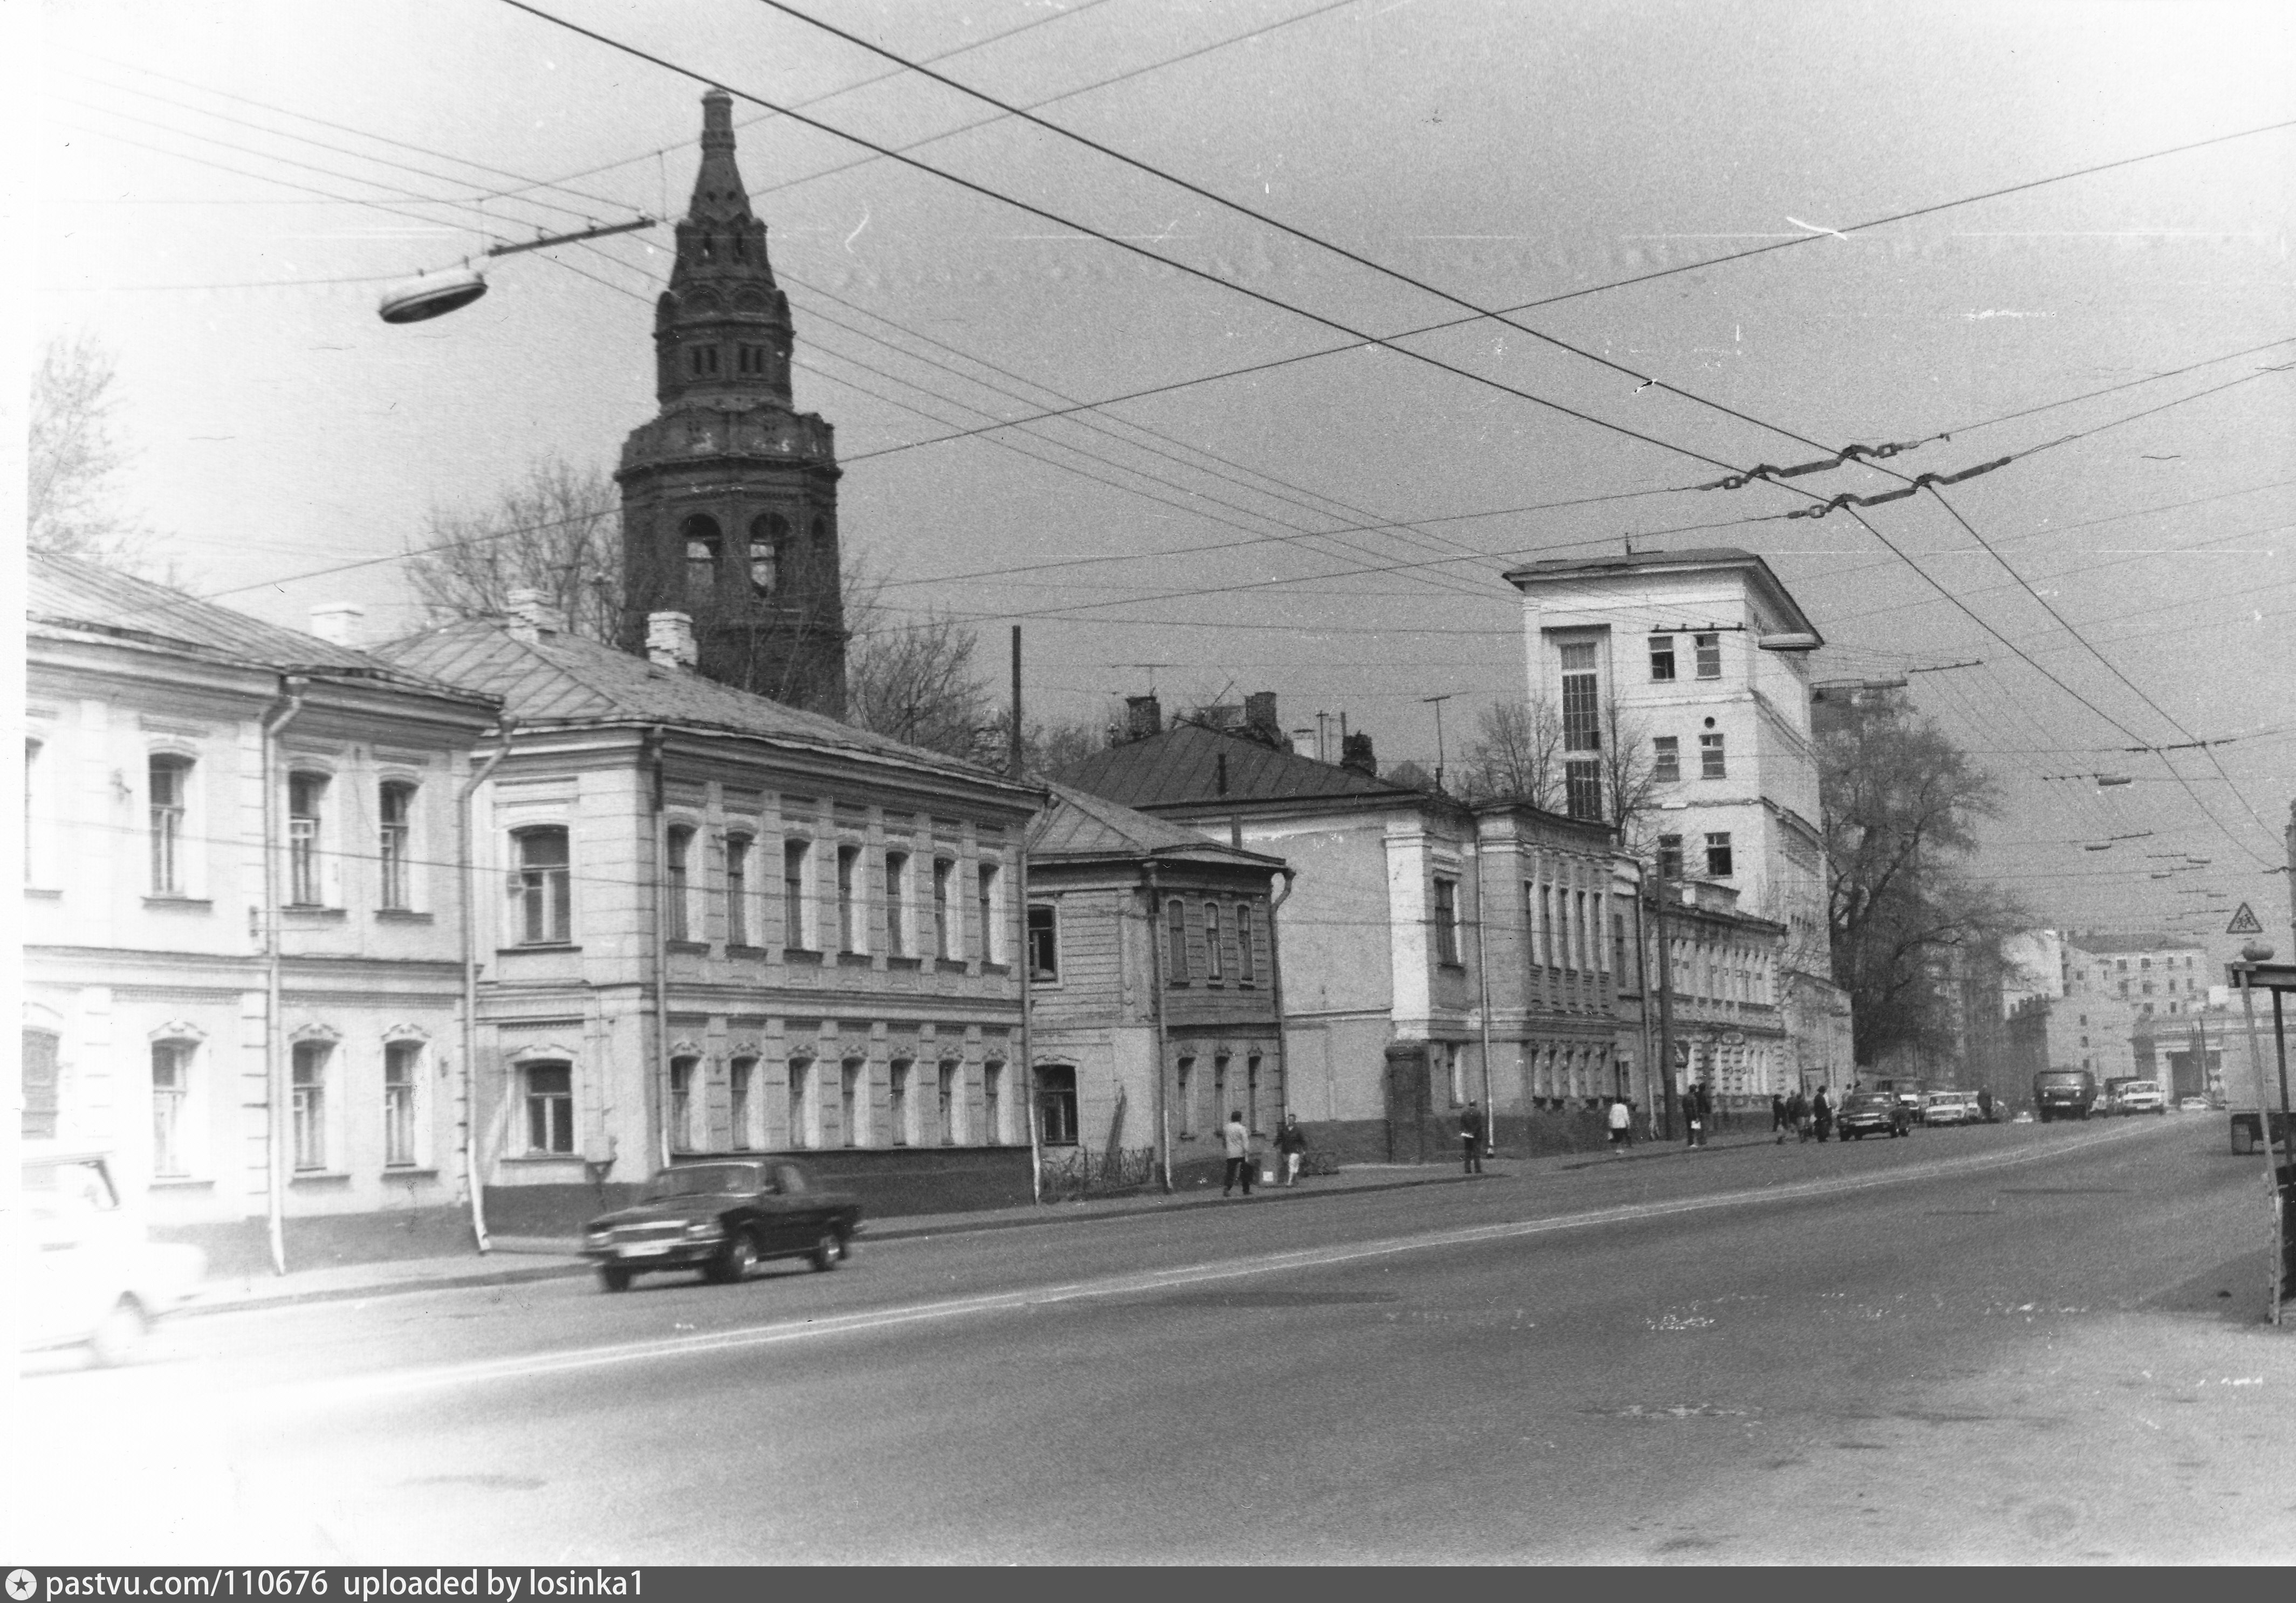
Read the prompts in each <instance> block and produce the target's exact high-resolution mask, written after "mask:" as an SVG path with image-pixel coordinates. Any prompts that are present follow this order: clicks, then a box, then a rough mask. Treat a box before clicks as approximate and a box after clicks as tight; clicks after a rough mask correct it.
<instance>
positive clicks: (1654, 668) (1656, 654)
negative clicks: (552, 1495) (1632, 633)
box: [1650, 634, 1674, 683]
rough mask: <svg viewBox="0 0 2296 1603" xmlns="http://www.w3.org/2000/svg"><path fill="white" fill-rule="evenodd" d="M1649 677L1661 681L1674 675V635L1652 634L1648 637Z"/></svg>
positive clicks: (1657, 681)
mask: <svg viewBox="0 0 2296 1603" xmlns="http://www.w3.org/2000/svg"><path fill="white" fill-rule="evenodd" d="M1650 664H1651V679H1652V682H1653V683H1664V682H1666V681H1667V680H1669V679H1672V678H1673V677H1674V636H1673V635H1671V634H1653V635H1652V636H1651V637H1650Z"/></svg>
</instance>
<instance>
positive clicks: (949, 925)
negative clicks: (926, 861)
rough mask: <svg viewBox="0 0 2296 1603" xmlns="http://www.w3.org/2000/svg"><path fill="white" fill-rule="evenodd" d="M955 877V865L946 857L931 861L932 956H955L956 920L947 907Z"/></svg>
mask: <svg viewBox="0 0 2296 1603" xmlns="http://www.w3.org/2000/svg"><path fill="white" fill-rule="evenodd" d="M955 875H956V864H955V863H952V862H950V861H949V860H948V859H947V858H946V857H936V858H934V859H933V878H932V897H933V955H934V956H935V957H955V955H956V920H955V919H954V918H953V917H952V916H951V912H952V910H951V908H950V906H949V896H950V881H951V880H952V879H955Z"/></svg>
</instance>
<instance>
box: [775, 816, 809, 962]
mask: <svg viewBox="0 0 2296 1603" xmlns="http://www.w3.org/2000/svg"><path fill="white" fill-rule="evenodd" d="M812 848H813V843H812V842H811V841H809V840H785V841H783V842H782V945H784V946H790V947H794V948H796V949H797V950H799V951H800V952H801V951H804V950H805V949H806V948H807V947H808V945H810V944H811V943H809V942H808V940H807V939H806V938H805V937H806V933H807V932H806V916H805V859H806V854H807V853H808V852H809V851H811V850H812Z"/></svg>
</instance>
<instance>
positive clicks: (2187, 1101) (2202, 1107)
mask: <svg viewBox="0 0 2296 1603" xmlns="http://www.w3.org/2000/svg"><path fill="white" fill-rule="evenodd" d="M2208 1111H2209V1100H2208V1098H2206V1097H2179V1098H2177V1112H2178V1113H2206V1112H2208Z"/></svg>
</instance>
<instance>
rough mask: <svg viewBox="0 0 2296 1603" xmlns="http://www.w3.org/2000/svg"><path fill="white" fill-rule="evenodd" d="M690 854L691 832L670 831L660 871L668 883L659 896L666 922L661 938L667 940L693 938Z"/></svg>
mask: <svg viewBox="0 0 2296 1603" xmlns="http://www.w3.org/2000/svg"><path fill="white" fill-rule="evenodd" d="M691 855H693V830H692V829H691V828H690V827H689V826H687V825H685V824H679V825H677V826H676V828H674V829H672V830H670V831H669V840H668V854H667V856H668V861H667V863H666V864H665V866H664V870H663V872H664V876H665V877H666V878H667V879H668V885H666V886H665V887H663V893H662V895H663V900H664V901H665V902H667V903H668V906H667V907H665V908H664V909H663V910H662V911H663V913H664V915H665V916H666V919H667V920H668V927H667V928H665V929H664V930H663V931H662V934H663V937H664V938H665V939H668V940H673V941H687V940H692V939H693V907H692V904H691V903H690V902H689V900H688V898H689V897H690V896H691V895H692V894H693V887H692V884H691V883H690V876H689V875H688V873H687V871H686V860H687V859H688V858H689V857H690V856H691Z"/></svg>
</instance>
